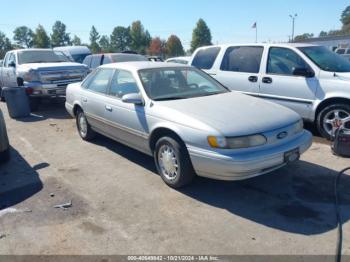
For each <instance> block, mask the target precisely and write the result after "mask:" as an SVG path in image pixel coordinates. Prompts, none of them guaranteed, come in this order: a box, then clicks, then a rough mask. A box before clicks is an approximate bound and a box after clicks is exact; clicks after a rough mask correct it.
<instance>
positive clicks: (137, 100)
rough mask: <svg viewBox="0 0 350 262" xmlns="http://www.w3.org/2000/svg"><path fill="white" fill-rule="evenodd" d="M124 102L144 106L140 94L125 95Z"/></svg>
mask: <svg viewBox="0 0 350 262" xmlns="http://www.w3.org/2000/svg"><path fill="white" fill-rule="evenodd" d="M122 101H123V102H124V103H128V104H135V105H143V104H144V103H143V99H142V96H141V95H140V94H139V93H131V94H126V95H123V97H122Z"/></svg>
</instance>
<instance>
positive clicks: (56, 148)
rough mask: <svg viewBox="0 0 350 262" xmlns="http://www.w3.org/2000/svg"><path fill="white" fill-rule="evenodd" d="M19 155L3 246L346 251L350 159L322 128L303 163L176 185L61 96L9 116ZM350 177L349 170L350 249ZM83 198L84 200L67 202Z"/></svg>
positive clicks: (4, 188) (10, 166)
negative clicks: (80, 118) (83, 123)
mask: <svg viewBox="0 0 350 262" xmlns="http://www.w3.org/2000/svg"><path fill="white" fill-rule="evenodd" d="M0 108H1V110H3V111H4V114H5V116H6V122H7V128H8V133H9V138H10V143H11V145H12V148H11V154H12V159H11V161H10V162H9V163H7V164H5V165H3V166H1V167H0V254H41V255H44V254H69V255H72V254H74V255H79V254H85V255H87V254H95V255H99V254H105V255H106V254H208V253H209V254H217V255H225V254H226V255H228V254H243V255H244V254H250V255H252V254H254V255H257V254H265V255H266V254H282V255H285V254H289V255H292V254H298V255H305V254H327V255H332V254H334V253H335V246H336V237H337V231H336V221H335V213H334V211H335V209H334V204H333V202H334V198H333V181H334V177H335V175H336V173H337V171H339V170H341V169H342V168H344V167H346V166H350V160H349V159H344V158H339V157H336V156H334V155H332V153H331V151H330V148H329V145H328V143H327V142H326V141H324V140H323V139H320V138H317V137H315V142H314V144H313V146H312V148H311V149H310V150H309V151H308V152H307V153H305V154H304V155H303V156H302V159H301V161H299V162H297V163H294V164H292V165H290V166H287V167H285V168H282V169H280V170H278V171H276V172H274V173H272V174H270V175H265V176H261V177H258V178H254V179H250V180H246V181H240V182H222V181H214V180H209V179H204V178H198V179H196V181H195V183H194V184H193V185H192V186H191V187H188V188H185V189H182V190H173V189H171V188H169V187H167V186H166V185H165V184H164V183H163V182H162V180H161V179H160V177H159V176H158V175H157V174H156V171H155V167H154V164H153V160H152V158H150V157H148V156H146V155H143V154H141V153H139V152H137V151H135V150H132V149H130V148H128V147H126V146H123V145H121V144H119V143H116V142H114V141H112V140H110V139H107V138H105V137H102V136H99V137H97V139H96V140H95V141H94V142H93V143H87V142H83V141H82V140H81V139H80V137H79V136H78V134H77V132H76V128H75V121H74V119H72V118H70V117H69V116H68V114H67V113H66V112H65V109H64V105H63V103H62V102H61V101H59V102H57V103H56V104H54V105H48V104H46V105H43V106H42V107H41V108H40V111H39V112H37V113H36V114H35V115H33V116H31V117H29V118H26V119H21V120H13V119H9V117H8V114H7V110H6V107H5V104H4V103H1V104H0ZM349 188H350V176H349V175H346V176H344V177H343V178H342V180H341V186H340V192H341V203H342V215H343V220H344V253H346V254H348V255H350V234H349V233H350V223H349V219H350V208H349V206H350V193H349ZM70 201H72V207H70V208H68V209H66V210H64V209H55V208H53V206H55V205H57V204H62V203H67V202H70Z"/></svg>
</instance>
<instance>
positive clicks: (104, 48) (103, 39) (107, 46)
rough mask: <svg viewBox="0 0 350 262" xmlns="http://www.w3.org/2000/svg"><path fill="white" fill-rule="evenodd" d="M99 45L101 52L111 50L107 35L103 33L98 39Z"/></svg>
mask: <svg viewBox="0 0 350 262" xmlns="http://www.w3.org/2000/svg"><path fill="white" fill-rule="evenodd" d="M99 45H100V47H101V51H102V52H104V53H107V52H110V51H111V44H110V40H109V37H108V36H106V35H103V36H102V37H101V39H100V41H99Z"/></svg>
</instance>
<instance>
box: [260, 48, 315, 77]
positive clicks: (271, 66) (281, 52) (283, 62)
mask: <svg viewBox="0 0 350 262" xmlns="http://www.w3.org/2000/svg"><path fill="white" fill-rule="evenodd" d="M296 68H305V69H310V66H309V65H308V64H307V63H306V62H305V61H304V60H303V59H302V58H301V57H300V56H299V55H298V54H297V53H295V52H294V51H293V50H290V49H288V48H283V47H271V48H270V51H269V56H268V61H267V70H266V72H267V73H268V74H276V75H290V76H293V75H294V74H293V72H294V70H295V69H296ZM310 70H311V69H310Z"/></svg>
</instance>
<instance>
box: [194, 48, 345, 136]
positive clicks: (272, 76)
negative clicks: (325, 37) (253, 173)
mask: <svg viewBox="0 0 350 262" xmlns="http://www.w3.org/2000/svg"><path fill="white" fill-rule="evenodd" d="M190 64H191V65H192V66H195V67H197V68H200V69H202V70H204V71H205V72H206V73H208V74H210V75H211V76H212V77H214V78H215V79H216V80H218V81H219V82H220V83H222V84H223V85H224V86H226V87H228V88H230V89H231V90H236V91H239V92H242V93H245V94H248V95H252V96H256V97H260V98H263V99H266V100H269V101H272V102H275V103H279V104H281V105H284V106H286V107H289V108H291V109H293V110H294V111H296V112H297V113H299V114H300V115H301V116H302V117H303V118H304V120H306V121H310V122H312V123H315V125H316V126H317V128H318V130H319V132H320V133H321V134H322V136H324V137H326V138H330V137H331V134H332V132H333V130H334V129H336V128H337V127H339V126H341V125H342V124H343V123H345V122H346V121H347V120H349V119H350V62H349V61H348V60H347V59H344V58H343V57H341V56H339V55H337V54H335V53H333V52H331V51H330V50H328V49H327V48H325V47H322V46H315V45H307V44H244V45H238V44H232V45H220V46H208V47H202V48H199V49H197V50H196V51H195V53H194V54H193V56H192V59H191V61H190Z"/></svg>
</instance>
